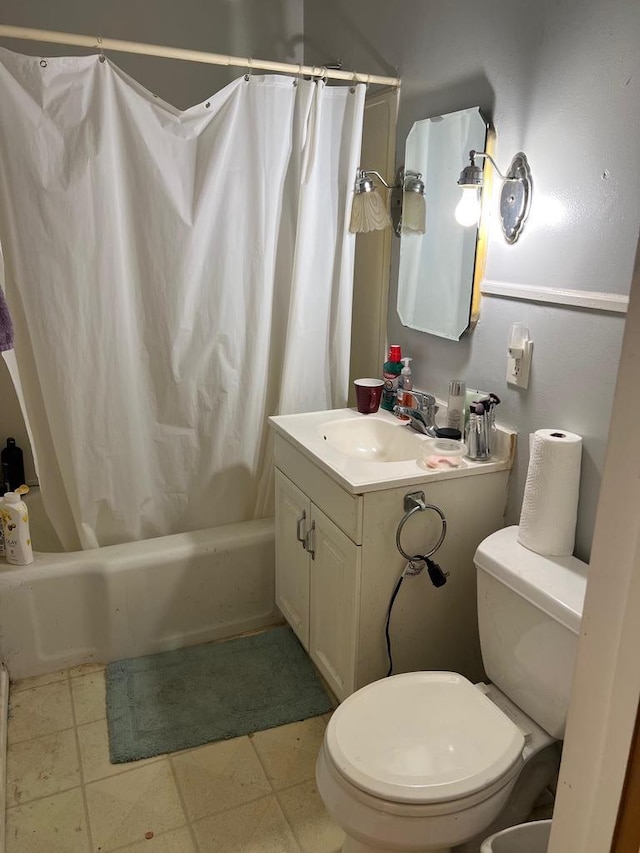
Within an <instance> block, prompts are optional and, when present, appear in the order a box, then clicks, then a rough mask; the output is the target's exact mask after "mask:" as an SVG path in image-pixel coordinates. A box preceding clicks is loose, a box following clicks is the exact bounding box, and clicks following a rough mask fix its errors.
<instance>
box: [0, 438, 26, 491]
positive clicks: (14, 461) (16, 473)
mask: <svg viewBox="0 0 640 853" xmlns="http://www.w3.org/2000/svg"><path fill="white" fill-rule="evenodd" d="M0 463H1V464H2V472H3V476H2V480H3V482H2V484H1V485H2V491H3V493H4V491H5V489H7V488H8V489H9V490H11V491H13V490H15V489H17V488H18V486H22V484H23V483H24V460H23V458H22V451H21V450H20V448H19V447H18V445H17V444H16V440H15V438H8V439H7V446H6V447H4V448H3V449H2V453H0Z"/></svg>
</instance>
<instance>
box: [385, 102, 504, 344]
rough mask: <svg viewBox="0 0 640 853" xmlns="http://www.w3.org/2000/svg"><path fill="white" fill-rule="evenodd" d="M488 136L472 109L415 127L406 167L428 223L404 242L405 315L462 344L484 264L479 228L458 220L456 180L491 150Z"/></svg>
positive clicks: (401, 291)
mask: <svg viewBox="0 0 640 853" xmlns="http://www.w3.org/2000/svg"><path fill="white" fill-rule="evenodd" d="M487 133H488V126H487V123H486V121H485V120H484V118H483V117H482V115H481V113H480V109H479V108H478V107H472V108H471V109H467V110H460V111H459V112H455V113H449V114H447V115H444V116H434V117H433V118H427V119H423V120H422V121H416V122H414V124H413V127H412V128H411V130H410V132H409V135H408V137H407V144H406V147H405V168H406V169H411V170H413V171H415V172H419V173H421V174H422V177H423V180H424V183H425V200H426V205H427V224H426V231H425V233H424V234H411V233H410V234H402V235H401V237H400V270H399V273H398V315H399V317H400V320H401V322H402V324H403V325H404V326H409V327H410V328H412V329H418V330H419V331H421V332H428V333H429V334H431V335H438V336H440V337H443V338H449V339H450V340H455V341H457V340H459V339H460V337H461V336H462V334H463V332H464V331H465V330H466V329H468V328H469V324H470V322H471V318H472V304H473V301H474V273H476V272H477V271H478V270H477V269H476V267H477V265H478V263H479V257H480V253H479V252H478V227H477V226H470V227H469V226H468V227H465V226H463V225H460V224H458V222H456V219H455V216H454V211H455V208H456V205H457V204H458V202H459V200H460V198H461V190H460V187H458V185H457V181H458V178H459V177H460V171H461V169H462V168H463V166H464V165H465V163H466V161H467V158H468V154H469V151H470V150H471V149H475V150H476V151H486V150H487V149H486V144H487ZM475 278H476V280H478V282H479V278H480V277H479V276H477V275H476V276H475Z"/></svg>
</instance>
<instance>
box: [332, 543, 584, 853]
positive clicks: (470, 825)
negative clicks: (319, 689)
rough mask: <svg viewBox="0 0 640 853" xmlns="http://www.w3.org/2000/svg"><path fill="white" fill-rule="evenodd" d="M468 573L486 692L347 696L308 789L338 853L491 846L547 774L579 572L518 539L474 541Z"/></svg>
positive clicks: (573, 632)
mask: <svg viewBox="0 0 640 853" xmlns="http://www.w3.org/2000/svg"><path fill="white" fill-rule="evenodd" d="M476 567H477V569H478V618H479V623H480V638H481V646H482V652H483V661H484V664H485V668H486V670H487V673H488V675H489V677H490V678H491V680H492V683H491V684H489V685H484V684H480V685H474V684H472V683H471V682H470V681H468V680H467V679H466V678H464V677H463V676H462V675H459V674H457V673H453V672H412V673H405V674H403V675H397V676H393V677H391V678H386V679H382V680H380V681H376V682H374V683H373V684H369V685H367V686H365V687H363V688H361V689H360V690H358V691H357V692H356V693H354V694H352V695H351V696H349V697H348V698H347V699H346V700H345V701H344V702H343V703H342V705H340V706H339V707H338V708H337V709H336V711H335V712H334V714H333V716H332V717H331V720H330V721H329V724H328V725H327V729H326V731H325V737H324V741H323V745H322V748H321V750H320V754H319V756H318V763H317V767H316V781H317V785H318V791H319V793H320V796H321V797H322V799H323V801H324V804H325V806H326V808H327V811H328V812H329V814H330V815H331V816H332V817H333V819H334V820H335V822H336V823H337V824H338V825H339V826H340V827H341V828H342V829H343V830H344V832H345V835H346V840H345V844H344V847H343V851H344V853H392V851H393V853H400V851H413V853H422V851H424V853H427V851H431V853H450V851H451V850H452V849H453V848H459V851H460V853H462V851H464V853H467V851H469V850H473V851H479V849H480V843H481V841H482V839H483V838H484V837H486V836H487V834H489V832H497V831H498V830H500V829H503V828H504V827H505V826H509V825H513V824H515V823H519V822H521V821H523V820H525V819H526V817H527V815H528V814H529V812H530V810H531V806H532V804H533V802H534V800H535V798H536V797H537V796H538V794H539V793H540V792H541V791H542V790H543V789H544V787H545V785H546V784H548V782H549V781H550V779H551V778H552V776H553V774H554V772H556V771H557V767H558V764H559V750H558V748H557V744H558V739H560V738H561V737H562V734H563V732H564V723H565V720H566V711H567V705H568V696H569V689H570V682H571V675H572V671H573V664H574V660H575V650H576V646H577V635H578V630H579V624H580V618H581V613H582V603H583V600H584V589H585V586H586V568H587V567H586V566H585V564H584V563H581V562H580V561H579V560H576V559H575V558H573V557H569V558H548V557H542V556H540V555H538V554H534V553H533V552H531V551H528V550H527V549H524V548H523V547H522V546H521V545H519V544H518V542H517V528H507V529H505V530H503V531H499V532H498V533H495V534H493V535H492V536H490V537H489V538H488V539H487V540H485V542H483V543H482V545H481V546H480V548H479V549H478V551H477V552H476ZM516 702H517V704H516Z"/></svg>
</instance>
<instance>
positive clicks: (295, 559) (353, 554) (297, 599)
mask: <svg viewBox="0 0 640 853" xmlns="http://www.w3.org/2000/svg"><path fill="white" fill-rule="evenodd" d="M360 552H361V549H360V548H359V547H358V546H357V545H356V544H355V543H354V542H352V541H351V539H349V537H348V536H347V535H346V534H345V533H343V532H342V530H340V528H339V527H338V526H337V524H335V523H334V522H333V521H331V519H330V518H329V517H328V516H327V515H326V514H325V513H324V512H322V510H321V509H319V508H318V507H317V506H316V505H315V504H314V503H313V502H312V501H311V499H310V498H309V497H307V495H305V494H304V492H302V491H301V490H300V489H299V488H298V487H297V486H296V485H295V484H294V483H292V482H291V481H290V480H289V479H288V478H287V477H286V476H285V475H284V474H283V473H282V472H281V471H280V470H276V564H277V569H276V604H277V605H278V607H279V608H280V611H281V612H282V615H283V616H284V617H285V619H286V620H287V621H288V622H289V624H290V625H291V627H292V628H293V630H294V631H295V633H296V635H297V637H298V639H299V640H300V642H301V643H302V645H303V646H304V648H305V649H306V650H307V651H308V652H309V655H310V656H311V659H312V660H313V662H314V663H315V664H316V666H317V667H318V669H319V670H320V672H321V673H322V674H323V676H324V677H325V679H326V680H327V682H328V683H329V685H330V686H331V688H332V690H333V691H334V693H335V694H336V695H337V696H339V697H340V698H343V697H345V696H348V695H349V693H352V692H353V690H354V689H355V686H354V685H355V667H354V660H355V650H356V642H357V627H358V625H357V615H358V596H359V589H360Z"/></svg>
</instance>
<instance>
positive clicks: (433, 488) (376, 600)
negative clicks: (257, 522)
mask: <svg viewBox="0 0 640 853" xmlns="http://www.w3.org/2000/svg"><path fill="white" fill-rule="evenodd" d="M329 414H331V413H329ZM319 416H320V414H319V413H318V414H314V415H299V416H294V415H291V416H281V417H279V418H275V419H272V423H273V422H274V421H275V426H276V427H278V428H276V429H275V436H274V438H275V440H274V454H275V463H276V472H275V484H276V485H275V515H276V603H277V605H278V607H279V608H280V610H281V612H282V614H283V616H284V617H285V619H286V620H287V621H288V622H289V624H290V625H291V627H292V628H293V630H294V631H295V633H296V635H297V636H298V639H299V640H300V642H301V643H302V645H303V646H304V648H305V649H306V650H307V652H308V654H309V655H310V657H311V659H312V660H313V662H314V663H315V665H316V666H317V668H318V670H319V671H320V673H321V674H322V676H323V677H324V678H325V680H326V681H327V683H328V685H329V686H330V688H331V689H332V690H333V692H334V693H335V695H336V696H337V697H338V699H340V700H343V699H345V698H346V697H347V696H348V695H349V694H351V693H353V692H354V691H355V690H357V689H358V688H360V687H362V686H364V685H365V684H368V683H370V682H371V681H375V680H376V679H378V678H383V677H384V676H385V675H386V673H387V668H388V660H387V650H386V642H385V622H386V616H387V610H388V606H389V601H390V598H391V595H392V593H393V590H394V588H395V586H396V584H397V581H398V578H399V577H400V575H401V573H402V571H403V569H404V568H405V565H406V561H405V560H404V559H403V558H402V557H401V555H400V554H399V553H398V551H397V550H396V539H395V537H396V530H397V527H398V524H399V522H400V521H401V519H402V517H403V515H404V513H405V510H404V497H405V495H407V494H408V493H412V492H416V491H423V492H424V493H425V496H426V500H427V502H428V503H434V504H437V505H438V506H439V507H440V508H441V509H442V510H443V512H444V513H445V515H446V518H447V524H448V531H447V536H446V539H445V541H444V543H443V545H442V548H441V549H440V550H439V551H438V553H437V555H436V557H435V559H436V560H437V562H438V563H440V565H441V566H442V568H443V569H444V570H445V571H447V572H449V573H450V576H449V578H448V582H447V583H446V584H445V586H443V587H441V588H435V587H434V586H432V584H431V582H430V581H429V578H428V575H427V573H426V572H422V574H420V575H418V576H417V577H407V578H406V579H405V580H404V581H403V584H402V588H401V589H400V592H399V594H398V597H397V599H396V602H395V605H394V609H393V617H392V622H391V638H392V648H393V660H394V673H397V672H407V671H412V670H419V669H435V670H438V669H439V670H453V671H455V672H459V673H461V674H463V675H465V676H466V677H467V678H469V679H471V680H472V681H478V680H481V679H482V678H483V677H484V672H483V669H482V662H481V656H480V646H479V640H478V627H477V607H476V577H475V568H474V564H473V555H474V553H475V550H476V548H477V546H478V544H479V543H480V542H481V541H482V540H483V539H484V538H485V537H486V536H488V535H489V534H490V533H493V532H494V531H495V530H498V529H499V528H500V527H502V526H503V524H504V510H505V506H506V500H507V483H508V478H509V470H508V469H509V467H510V461H503V462H500V463H498V462H495V463H493V462H492V463H488V464H486V463H485V465H484V466H482V465H475V466H469V467H468V468H467V469H465V470H460V471H456V472H452V471H445V472H441V471H434V472H429V471H428V470H425V469H421V468H419V467H417V466H415V463H413V462H412V463H401V465H402V466H404V467H402V468H401V471H402V472H404V471H405V470H410V471H411V472H413V471H414V469H415V473H413V474H412V479H411V481H410V482H407V478H405V480H404V482H403V483H401V484H398V483H397V482H394V481H393V479H390V481H389V483H388V484H387V483H386V482H384V483H380V482H378V483H375V484H373V485H370V484H368V483H367V484H365V486H363V487H362V491H360V492H358V491H356V489H357V488H359V486H357V485H355V486H353V487H351V488H350V489H347V488H345V487H344V485H343V482H344V481H345V480H346V476H347V473H348V472H349V471H350V470H351V468H350V467H348V466H346V463H345V466H346V467H345V470H344V476H342V477H341V479H342V481H343V482H339V481H338V480H339V479H340V477H339V476H334V475H333V474H332V472H331V470H328V466H327V465H322V464H320V463H319V462H318V461H317V460H316V458H315V456H314V454H313V453H310V452H306V451H305V448H304V447H303V446H300V445H301V441H300V440H299V439H297V438H296V436H293V437H292V439H289V437H288V435H287V433H286V430H285V429H284V426H286V425H288V423H289V419H292V420H293V419H294V418H297V419H299V420H302V422H303V424H304V423H306V421H312V423H313V420H312V419H313V418H314V417H319ZM334 417H335V414H334ZM305 419H306V421H305ZM314 435H317V433H315V432H314ZM321 440H322V439H321ZM315 446H316V447H317V448H318V449H317V455H319V454H320V453H321V452H323V451H324V443H323V444H319V443H318V444H316V445H315ZM327 454H328V451H327ZM331 461H333V459H331ZM392 464H393V463H392ZM412 466H413V467H412ZM387 470H388V469H387ZM352 489H353V490H352ZM440 530H441V526H440V518H439V516H438V515H437V514H436V513H434V512H420V513H416V514H415V516H414V517H412V518H411V519H410V520H409V521H408V522H407V523H406V525H405V527H404V530H403V533H402V544H403V547H404V548H405V550H406V551H407V552H408V553H411V554H420V553H424V552H425V551H426V550H428V549H429V548H430V547H431V546H432V545H433V544H434V543H435V542H436V541H437V539H438V537H439V535H440Z"/></svg>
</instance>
